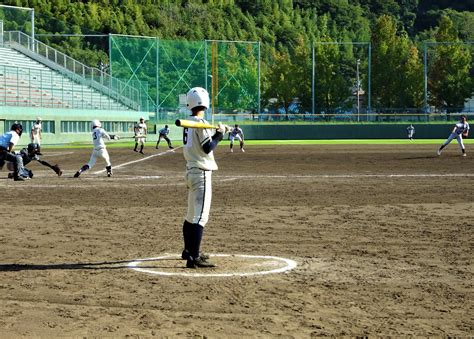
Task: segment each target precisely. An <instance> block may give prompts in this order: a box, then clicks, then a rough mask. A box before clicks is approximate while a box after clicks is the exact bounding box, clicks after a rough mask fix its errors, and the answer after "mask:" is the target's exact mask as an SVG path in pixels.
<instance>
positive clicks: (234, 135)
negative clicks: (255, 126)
mask: <svg viewBox="0 0 474 339" xmlns="http://www.w3.org/2000/svg"><path fill="white" fill-rule="evenodd" d="M229 139H230V151H231V152H233V151H234V150H233V149H232V148H233V147H234V139H237V140H239V142H240V151H241V152H245V150H244V132H243V131H242V128H240V127H239V125H235V127H234V128H233V129H232V131H230V133H229Z"/></svg>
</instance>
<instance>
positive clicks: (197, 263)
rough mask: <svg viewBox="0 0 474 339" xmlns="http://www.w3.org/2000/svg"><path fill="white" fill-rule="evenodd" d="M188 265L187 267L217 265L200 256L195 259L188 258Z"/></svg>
mask: <svg viewBox="0 0 474 339" xmlns="http://www.w3.org/2000/svg"><path fill="white" fill-rule="evenodd" d="M186 267H187V268H197V267H202V268H210V267H216V265H214V264H213V263H211V262H209V261H207V260H204V259H202V258H201V257H199V258H197V259H194V260H192V259H188V261H187V262H186Z"/></svg>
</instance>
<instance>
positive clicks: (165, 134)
mask: <svg viewBox="0 0 474 339" xmlns="http://www.w3.org/2000/svg"><path fill="white" fill-rule="evenodd" d="M158 133H159V134H160V135H159V136H158V141H157V142H156V149H158V147H159V145H160V141H161V139H165V140H166V142H167V143H168V147H169V149H173V146H171V140H170V138H168V134H169V133H170V129H169V128H168V125H165V128H162V129H160V131H159V132H158Z"/></svg>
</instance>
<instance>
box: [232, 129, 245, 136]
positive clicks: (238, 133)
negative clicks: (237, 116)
mask: <svg viewBox="0 0 474 339" xmlns="http://www.w3.org/2000/svg"><path fill="white" fill-rule="evenodd" d="M230 135H231V136H233V137H235V136H237V135H240V136H243V135H244V132H243V131H242V129H241V128H240V127H234V128H233V129H232V131H231V132H230Z"/></svg>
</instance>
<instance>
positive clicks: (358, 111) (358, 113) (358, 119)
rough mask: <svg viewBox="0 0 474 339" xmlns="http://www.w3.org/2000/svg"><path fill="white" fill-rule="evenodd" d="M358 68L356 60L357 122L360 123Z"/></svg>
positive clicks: (358, 63)
mask: <svg viewBox="0 0 474 339" xmlns="http://www.w3.org/2000/svg"><path fill="white" fill-rule="evenodd" d="M359 66H360V59H357V121H360V100H359V92H360V79H359Z"/></svg>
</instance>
